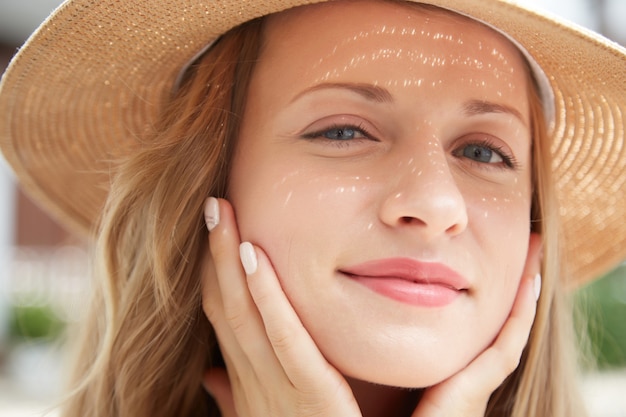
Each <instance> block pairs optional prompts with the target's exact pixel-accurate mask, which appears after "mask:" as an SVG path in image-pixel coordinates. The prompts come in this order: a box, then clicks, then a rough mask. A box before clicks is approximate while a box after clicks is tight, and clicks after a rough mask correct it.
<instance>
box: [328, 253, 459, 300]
mask: <svg viewBox="0 0 626 417" xmlns="http://www.w3.org/2000/svg"><path fill="white" fill-rule="evenodd" d="M339 272H341V273H343V274H344V275H346V276H348V277H349V278H351V279H353V280H355V281H356V282H358V283H360V284H362V285H365V286H366V287H368V288H369V289H371V290H373V291H375V292H377V293H379V294H381V295H383V296H386V297H388V298H391V299H394V300H397V301H401V302H404V303H408V304H412V305H416V306H424V307H442V306H445V305H447V304H450V303H451V302H452V301H454V300H455V299H456V298H457V297H458V296H459V295H461V294H462V293H463V292H465V291H466V290H467V289H468V288H469V283H468V281H467V280H466V279H465V278H464V277H463V276H461V275H460V274H458V273H457V272H455V271H453V270H452V269H450V268H449V267H447V266H446V265H443V264H440V263H433V262H418V261H415V260H413V259H409V258H388V259H379V260H374V261H368V262H365V263H362V264H358V265H353V266H350V267H346V268H341V269H340V270H339Z"/></svg>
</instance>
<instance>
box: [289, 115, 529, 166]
mask: <svg viewBox="0 0 626 417" xmlns="http://www.w3.org/2000/svg"><path fill="white" fill-rule="evenodd" d="M333 130H344V131H345V130H352V131H354V132H357V133H360V134H361V135H362V136H363V138H354V139H330V138H327V137H325V135H326V134H327V133H328V132H331V131H333ZM301 137H302V138H303V139H307V140H311V141H313V140H321V141H324V142H326V143H328V144H332V145H334V146H337V147H345V146H350V145H351V144H352V142H354V141H360V140H371V141H374V142H379V140H378V139H376V138H375V137H374V136H373V135H372V134H371V133H370V132H369V131H368V129H367V128H366V127H365V126H363V125H361V124H359V125H354V124H338V123H337V124H333V125H331V126H328V127H324V128H322V129H319V130H316V131H313V132H310V133H304V134H302V135H301ZM468 146H477V147H481V148H487V149H488V150H489V151H491V152H495V153H496V154H497V155H498V156H499V157H500V158H501V159H502V162H500V163H487V162H479V161H475V160H472V159H471V158H468V157H465V156H464V155H463V149H465V148H466V147H468ZM453 155H455V156H457V157H459V158H465V159H467V160H468V161H470V162H471V163H475V164H479V165H482V166H485V167H486V166H490V167H493V168H497V167H498V165H500V167H501V168H503V169H512V170H518V169H519V164H518V162H517V160H516V159H515V156H514V155H512V154H510V153H509V152H508V151H507V150H505V149H504V148H503V147H502V146H498V145H496V144H495V143H493V141H491V140H489V139H486V138H483V139H480V140H469V141H465V142H464V143H463V144H462V146H460V147H458V148H456V149H455V150H454V152H453Z"/></svg>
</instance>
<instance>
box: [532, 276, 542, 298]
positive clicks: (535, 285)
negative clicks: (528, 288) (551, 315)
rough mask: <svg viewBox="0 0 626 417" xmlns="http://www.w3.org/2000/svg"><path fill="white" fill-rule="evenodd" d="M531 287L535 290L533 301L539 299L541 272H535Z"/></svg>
mask: <svg viewBox="0 0 626 417" xmlns="http://www.w3.org/2000/svg"><path fill="white" fill-rule="evenodd" d="M533 289H534V291H535V301H539V296H540V295H541V274H540V273H537V274H536V275H535V278H534V280H533Z"/></svg>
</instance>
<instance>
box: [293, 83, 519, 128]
mask: <svg viewBox="0 0 626 417" xmlns="http://www.w3.org/2000/svg"><path fill="white" fill-rule="evenodd" d="M327 89H343V90H348V91H351V92H353V93H356V94H358V95H360V96H362V97H364V98H365V99H367V100H371V101H374V102H377V103H393V101H394V100H393V96H392V95H391V93H390V92H389V91H388V90H387V89H385V88H383V87H379V86H376V85H373V84H367V83H321V84H316V85H314V86H312V87H309V88H307V89H305V90H303V91H301V92H300V93H298V94H297V95H296V96H295V97H294V98H293V99H292V100H291V102H292V103H293V102H294V101H296V100H298V99H299V98H300V97H302V96H304V95H306V94H309V93H311V92H314V91H319V90H327ZM463 112H464V113H465V114H466V115H467V116H479V115H482V114H489V113H507V114H511V115H513V116H515V117H516V118H517V119H519V120H520V121H521V122H522V123H523V124H524V125H526V124H527V123H526V120H525V119H524V116H523V115H522V113H520V112H519V111H518V110H517V109H516V108H514V107H511V106H507V105H506V104H500V103H494V102H491V101H486V100H469V101H467V102H465V103H464V105H463Z"/></svg>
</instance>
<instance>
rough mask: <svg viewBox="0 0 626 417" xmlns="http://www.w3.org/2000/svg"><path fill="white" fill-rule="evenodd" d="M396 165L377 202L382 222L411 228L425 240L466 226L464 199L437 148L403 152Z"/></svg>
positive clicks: (450, 234)
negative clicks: (410, 153)
mask: <svg viewBox="0 0 626 417" xmlns="http://www.w3.org/2000/svg"><path fill="white" fill-rule="evenodd" d="M396 166H397V167H399V169H397V170H395V171H396V173H395V174H394V175H393V176H390V178H393V180H392V181H391V186H390V187H389V188H388V189H387V191H386V193H385V197H384V198H383V201H382V205H381V206H380V213H379V216H380V220H381V221H382V222H383V223H385V224H386V225H388V226H391V227H396V228H403V229H409V230H414V231H416V232H417V233H419V234H420V235H421V237H422V238H423V239H426V240H430V239H434V238H436V237H437V236H455V235H458V234H460V233H461V232H463V231H464V230H465V229H466V228H467V222H468V216H467V207H466V205H465V199H464V198H463V194H462V193H461V190H460V189H459V186H458V184H457V182H456V181H455V179H454V177H453V175H452V172H451V171H450V166H449V165H448V161H447V160H446V157H445V155H444V154H443V153H442V152H441V151H440V150H438V151H433V152H429V153H425V154H422V155H421V156H419V157H414V158H408V159H407V158H406V156H405V157H404V159H403V160H402V162H400V163H399V164H397V165H396Z"/></svg>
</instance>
